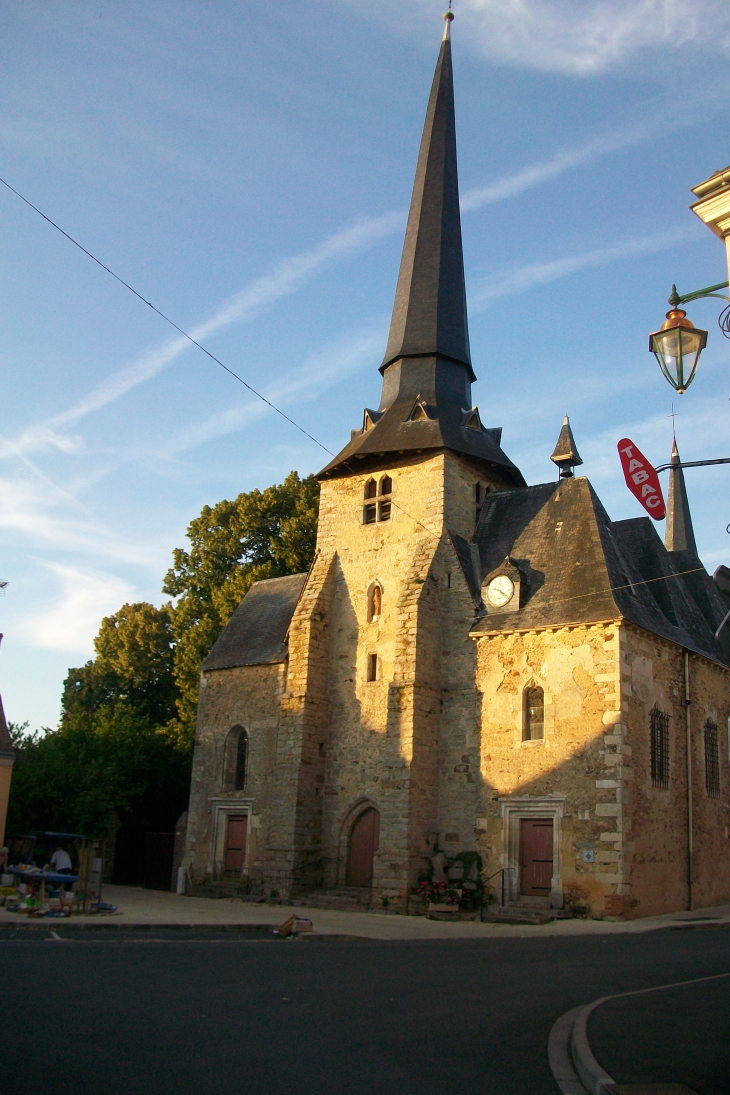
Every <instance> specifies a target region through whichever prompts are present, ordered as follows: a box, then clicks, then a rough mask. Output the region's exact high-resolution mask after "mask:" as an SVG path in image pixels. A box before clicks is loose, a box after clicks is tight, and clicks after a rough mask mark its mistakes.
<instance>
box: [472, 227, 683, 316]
mask: <svg viewBox="0 0 730 1095" xmlns="http://www.w3.org/2000/svg"><path fill="white" fill-rule="evenodd" d="M697 238H701V229H700V228H699V227H695V225H693V224H687V225H682V226H680V227H677V228H673V229H669V230H668V231H666V232H657V233H655V234H654V235H651V236H637V237H635V238H633V239H627V240H622V241H621V242H620V243H615V244H612V245H610V246H606V247H595V248H592V249H591V250H589V251H582V252H580V253H579V254H576V255H566V256H565V257H564V258H560V259H552V260H551V261H549V262H530V263H526V264H525V265H524V266H520V267H518V268H517V269H516V270H511V271H508V272H506V273H505V274H502V275H501V276H500V277H499V278H495V279H494V280H492V281H489V282H487V283H486V284H482V285H481V286H480V287H479V288H477V290H476V291H475V292H474V293H473V294H471V295H470V297H469V307H470V310H471V311H472V312H479V311H483V310H484V309H485V308H488V307H489V306H490V304H492V303H493V302H494V301H495V300H499V299H500V298H501V297H506V296H512V295H513V294H515V293H522V292H524V291H525V290H526V289H532V288H534V287H535V286H537V285H547V284H548V283H549V282H551V281H557V280H559V279H560V278H565V277H568V276H569V275H570V274H575V273H577V272H578V271H579V270H587V269H590V268H592V267H598V266H607V265H609V263H612V262H616V261H618V260H619V259H624V258H630V257H632V256H637V255H651V254H654V253H655V252H657V251H663V250H666V249H667V248H669V247H676V246H677V244H680V243H685V242H686V241H687V240H691V239H697Z"/></svg>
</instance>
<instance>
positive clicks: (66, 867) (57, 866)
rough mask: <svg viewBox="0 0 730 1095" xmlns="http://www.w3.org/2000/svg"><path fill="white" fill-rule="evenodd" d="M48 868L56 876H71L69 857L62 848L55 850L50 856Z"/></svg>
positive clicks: (71, 866)
mask: <svg viewBox="0 0 730 1095" xmlns="http://www.w3.org/2000/svg"><path fill="white" fill-rule="evenodd" d="M50 867H51V870H52V871H55V873H56V874H73V869H72V868H73V865H72V863H71V856H70V855H69V854H68V852H67V851H66V850H65V849H64V848H56V850H55V852H54V853H53V855H52V856H51V862H50Z"/></svg>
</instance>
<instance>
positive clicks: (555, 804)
mask: <svg viewBox="0 0 730 1095" xmlns="http://www.w3.org/2000/svg"><path fill="white" fill-rule="evenodd" d="M449 25H450V23H449V21H448V20H447V23H446V33H445V36H444V41H443V42H442V45H441V51H440V54H439V58H438V63H437V66H436V72H435V76H434V82H433V86H432V89H431V94H430V98H429V102H428V109H427V113H426V122H425V127H424V132H423V138H422V142H421V148H420V152H419V157H418V165H417V169H416V178H415V185H414V189H413V197H412V202H411V208H410V213H409V218H408V225H407V229H406V237H405V244H404V248H403V257H402V261H401V267H400V274H399V278H398V284H397V290H396V296H395V304H394V308H393V317H392V322H391V327H390V334H389V338H388V344H387V348H386V352H385V356H384V358H383V362H382V364H381V366H380V373H381V375H382V391H381V398H380V402H379V404H378V406H377V408H365V410H364V411H363V418H362V422H361V423H360V424H359V427H358V428H357V429H355V430H353V431H352V436H351V439H350V441H349V442H348V443H347V445H346V446H345V448H344V449H343V450H342V451H341V452H340V453H339V455H338V456H336V457H335V458H334V459H333V460H332V461H331V462H330V463H329V464H328V465H327V467H325V468H324V469H323V470H322V472H321V473H320V475H319V480H320V483H321V501H320V514H319V530H318V540H317V549H316V554H315V558H314V561H313V563H312V566H311V569H310V571H309V573H308V574H299V575H293V576H291V577H286V578H275V579H272V580H269V581H263V582H258V583H256V584H255V585H254V586H253V587H252V588H251V590H250V591H249V592H248V594H247V595H246V597H245V598H244V599H243V601H242V602H241V604H240V605H239V607H238V608H237V609H236V611H235V612H234V614H233V616H232V618H231V620H230V622H229V623H228V625H227V627H226V628H225V629H224V631H223V633H222V634H221V636H220V638H219V639H218V641H217V642H216V644H215V645H214V647H213V649H212V650H211V652H210V654H209V655H208V657H207V658H206V660H205V661H204V663H203V666H202V671H201V681H200V701H199V709H198V725H197V734H196V745H195V757H194V766H193V779H192V787H191V796H190V807H189V820H188V833H187V856H188V859H189V862H190V865H191V866H190V871H191V874H192V877H193V879H194V880H195V881H197V882H203V881H205V880H218V881H225V880H226V879H228V880H231V881H235V882H245V883H246V884H247V885H249V886H250V887H252V888H253V889H254V890H255V891H257V892H263V893H266V894H269V893H270V892H271V891H272V890H276V891H278V893H279V894H281V895H282V896H286V895H293V896H299V897H303V896H304V895H306V900H307V901H308V902H309V903H312V902H314V901H316V900H317V896H316V895H317V894H318V893H324V894H325V895H327V894H334V895H338V894H339V895H341V896H342V897H343V899H345V898H348V899H355V898H357V899H358V900H360V901H362V902H364V903H365V904H372V906H373V907H380V906H381V903H383V904H387V905H388V906H389V907H390V908H391V909H392V908H396V909H401V910H403V911H405V910H406V908H407V903H408V897H409V894H410V893H412V891H413V889H414V886H415V885H416V884H417V882H418V879H419V877H422V876H423V875H424V873H427V872H428V871H430V870H431V869H432V867H433V864H434V861H435V860H437V859H438V860H439V862H440V863H441V864H443V862H444V861H448V860H450V859H453V858H454V857H456V856H457V855H458V854H459V853H463V852H470V853H474V852H476V853H478V857H479V858H478V860H476V862H478V864H479V865H480V870H481V876H482V878H483V879H484V880H485V882H486V885H487V888H488V889H493V890H494V894H495V896H496V898H497V900H498V903H501V902H502V900H504V904H505V905H507V906H510V908H511V909H512V910H513V911H514V907H516V906H522V907H526V908H528V909H529V908H530V907H537V908H544V909H552V910H560V909H563V908H570V907H573V908H582V909H587V910H588V911H589V912H590V913H592V914H593V915H614V916H616V915H627V916H642V915H650V914H654V913H659V912H664V911H669V910H674V909H681V908H686V907H688V906H689V905H690V904H693V905H694V907H700V906H701V905H710V904H714V903H718V902H721V901H730V839H729V833H728V824H729V823H730V818H729V817H728V810H729V808H730V766H729V763H728V760H729V758H728V718H729V717H730V633H729V630H728V614H729V610H730V570H728V569H727V568H724V567H720V568H719V570H718V571H717V572H716V574H715V576H714V578H712V577H710V576H709V575H708V573H707V572H706V571H705V569H704V567H703V566H702V563H701V561H700V559H699V557H698V554H697V548H696V544H695V541H694V536H693V532H692V524H691V517H690V512H689V506H688V502H687V493H686V489H685V484H684V479H683V473H682V469H681V466H680V462H679V455H678V453H677V451H676V446H675V450H674V452H673V455H672V461H673V465H674V466H673V468H672V469H671V471H670V488H669V508H668V516H667V529H666V540H665V543H664V544H663V543H662V541H661V540H660V538H659V536H658V535H657V532H656V530H655V526H654V525H653V524H652V522H651V520H650V519H649V518H648V517H647V518H638V519H633V520H628V521H619V522H612V521H611V520H610V518H609V516H608V514H607V513H606V511H605V510H604V508H603V506H602V505H601V502H600V500H599V499H598V497H597V496H596V494H595V492H594V491H593V489H592V487H591V485H590V483H589V481H588V480H587V479H586V478H583V477H577V476H576V475H575V474H574V468H576V467H578V466H579V465H580V464H581V460H580V456H579V455H578V451H577V448H576V443H575V440H574V438H573V435H572V432H571V429H570V424H569V422H568V420H567V419H566V420H565V422H564V424H563V427H562V430H561V431H560V436H559V439H558V443H557V445H556V449H555V452H554V453H553V456H552V459H553V460H554V462H555V464H556V465H557V468H558V469H559V477H558V478H557V479H556V481H554V482H549V483H542V484H538V485H535V486H528V485H527V484H526V482H525V480H524V478H523V476H522V474H521V472H520V471H519V468H518V467H517V466H516V465H515V464H514V463H513V462H512V460H511V459H510V458H509V457H508V456H507V455H506V453H505V452H504V450H503V449H502V445H501V441H502V439H501V432H502V431H501V430H500V429H499V428H496V427H491V426H488V425H486V424H485V423H484V422H483V421H482V418H481V416H480V413H479V409H478V408H477V407H476V406H474V405H473V402H472V398H471V385H472V383H473V382H474V380H475V379H476V377H475V374H474V370H473V367H472V360H471V354H470V349H469V337H468V325H467V309H466V297H465V289H464V268H463V258H462V243H461V225H460V216H459V195H458V179H457V161H456V138H455V123H454V98H453V83H452V68H451V43H450V40H449ZM439 857H440V859H439ZM474 861H475V860H474V857H472V862H474ZM502 879H504V887H502V885H501V883H502ZM487 880H488V881H487ZM503 895H504V896H503Z"/></svg>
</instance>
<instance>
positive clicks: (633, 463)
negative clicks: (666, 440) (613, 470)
mask: <svg viewBox="0 0 730 1095" xmlns="http://www.w3.org/2000/svg"><path fill="white" fill-rule="evenodd" d="M618 455H619V458H620V460H621V467H622V468H623V473H624V479H625V480H626V486H627V487H628V488H629V490H630V491H631V493H632V494H633V496H634V498H636V500H637V501H638V502H641V504H642V506H643V507H644V509H645V510H646V512H647V513H648V514H649V516H650V517H653V518H654V520H655V521H662V520H664V518H665V517H666V515H667V507H666V506H665V505H664V495H663V494H662V488H661V484H660V482H659V476H658V475H657V473H656V472H655V471H654V465H653V464H651V463H650V461H648V460H647V459H646V457H645V456H644V454H643V453H642V452H640V450H639V449H638V448H637V447H636V445H635V444H634V442H633V441H631V440H629V438H628V437H623V438H622V439H621V440H620V441H619V443H618Z"/></svg>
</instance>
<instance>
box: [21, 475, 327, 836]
mask: <svg viewBox="0 0 730 1095" xmlns="http://www.w3.org/2000/svg"><path fill="white" fill-rule="evenodd" d="M318 500H319V487H318V484H317V483H316V481H315V480H314V478H313V477H312V476H309V477H307V478H306V479H300V478H299V476H298V475H297V473H296V472H291V474H290V475H288V476H287V478H286V480H285V481H284V482H283V483H281V484H279V485H275V486H272V487H268V488H267V489H266V490H264V491H259V490H253V491H249V492H248V493H244V494H239V496H238V498H236V499H235V500H234V501H223V502H219V503H218V505H216V506H213V507H210V506H205V507H204V509H203V511H202V512H201V514H200V516H199V517H196V518H195V520H194V521H193V522H192V523H191V525H190V527H189V529H188V537H189V540H190V547H189V550H187V551H185V550H183V549H177V550H176V551H175V552H174V553H173V566H172V568H171V569H170V570H169V571H168V573H167V575H166V577H165V581H164V586H163V589H164V592H165V593H167V594H168V595H169V596H170V597H173V598H176V602H175V603H174V604H172V603H168V604H164V605H162V607H161V608H155V606H154V605H151V604H147V603H145V602H141V603H137V604H125V605H123V606H122V607H121V608H120V609H119V611H118V612H116V613H115V614H114V615H112V616H107V617H105V618H104V619H103V620H102V622H101V627H100V629H99V633H98V635H97V637H96V639H95V640H94V649H95V652H96V657H95V658H94V659H93V661H89V662H87V663H86V665H84V666H81V667H79V668H76V669H71V670H70V671H69V674H68V677H67V679H66V682H65V684H64V692H63V718H62V720H61V724H60V726H59V728H58V729H57V730H46V731H45V732H44V733H42V734H41V733H35V734H28V732H27V726H20V727H18V726H14V727H13V728H12V733H13V739H14V743H15V749H16V761H15V766H14V770H13V779H12V783H11V796H10V806H9V817H8V832H10V833H15V834H17V833H20V832H28V831H31V832H32V831H34V830H39V829H41V830H42V829H50V830H53V829H57V830H66V831H68V830H77V831H79V832H83V833H87V834H88V835H91V836H103V835H105V834H106V833H108V832H109V831H110V830H111V827H112V826H113V824H114V823H115V822H114V819H115V815H116V817H117V818H118V819H120V820H121V822H122V829H121V831H120V832H122V833H124V832H125V829H126V831H128V833H132V834H135V836H134V839H135V840H137V838H138V837H139V835H140V834H141V833H144V832H145V831H153V830H160V829H164V830H168V831H169V828H170V827H171V826H172V825H173V824H174V822H175V821H176V819H177V817H178V816H179V814H180V813H181V812H182V810H184V809H185V807H186V805H187V798H188V789H189V784H190V766H191V760H192V742H193V735H194V730H195V715H196V707H197V699H198V678H199V673H200V664H201V662H202V660H203V658H204V657H205V656H206V655H207V653H208V652H209V650H210V648H211V647H212V645H213V643H214V642H215V640H216V639H217V638H218V636H219V634H220V632H221V631H222V629H223V627H224V626H225V625H226V623H227V622H228V620H229V618H230V616H231V614H232V612H233V610H234V609H235V608H236V606H237V605H238V604H239V602H240V600H241V599H242V597H243V596H244V595H245V594H246V592H247V591H248V589H249V587H250V586H251V585H252V584H253V582H255V581H258V580H259V579H262V578H275V577H282V576H284V575H286V574H296V573H299V572H301V571H305V570H307V569H308V568H309V565H310V563H311V560H312V557H313V555H314V547H315V543H316V535H317V507H318Z"/></svg>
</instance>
